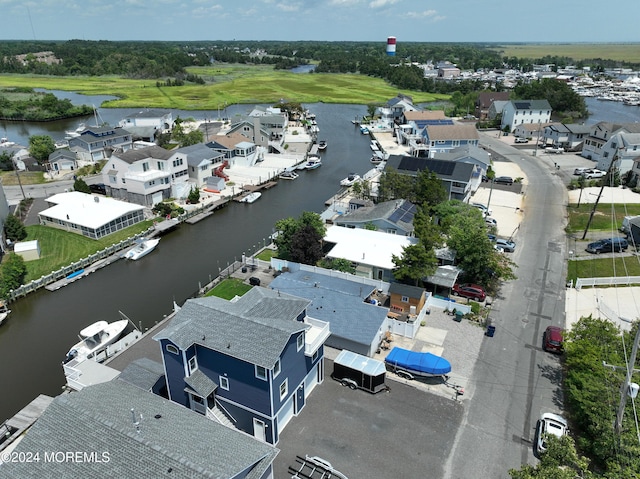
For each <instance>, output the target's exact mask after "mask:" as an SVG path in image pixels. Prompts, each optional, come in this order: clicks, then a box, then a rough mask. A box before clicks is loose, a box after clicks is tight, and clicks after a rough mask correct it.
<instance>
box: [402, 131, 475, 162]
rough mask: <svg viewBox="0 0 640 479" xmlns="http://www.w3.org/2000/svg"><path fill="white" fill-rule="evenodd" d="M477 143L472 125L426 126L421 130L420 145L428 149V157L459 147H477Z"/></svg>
mask: <svg viewBox="0 0 640 479" xmlns="http://www.w3.org/2000/svg"><path fill="white" fill-rule="evenodd" d="M479 141H480V136H479V135H478V130H476V127H475V125H472V124H464V125H460V124H458V125H426V126H425V127H424V130H422V143H423V144H424V145H425V146H426V147H427V148H428V156H429V157H433V155H434V154H435V153H436V152H437V153H443V152H446V151H449V150H452V149H454V148H458V147H460V146H466V145H473V146H478V142H479ZM414 156H415V155H414Z"/></svg>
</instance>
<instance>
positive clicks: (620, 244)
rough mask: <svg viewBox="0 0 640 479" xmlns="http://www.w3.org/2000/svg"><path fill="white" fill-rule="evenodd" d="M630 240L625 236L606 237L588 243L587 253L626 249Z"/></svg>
mask: <svg viewBox="0 0 640 479" xmlns="http://www.w3.org/2000/svg"><path fill="white" fill-rule="evenodd" d="M628 247H629V242H628V241H627V240H626V239H625V238H605V239H601V240H598V241H594V242H593V243H589V244H588V245H587V253H594V254H600V253H611V252H616V253H617V252H620V251H626V250H627V248H628Z"/></svg>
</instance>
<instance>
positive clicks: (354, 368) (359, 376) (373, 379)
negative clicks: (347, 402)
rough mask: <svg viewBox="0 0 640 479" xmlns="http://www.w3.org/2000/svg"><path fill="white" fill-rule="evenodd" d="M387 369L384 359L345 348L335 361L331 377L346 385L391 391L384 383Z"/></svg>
mask: <svg viewBox="0 0 640 479" xmlns="http://www.w3.org/2000/svg"><path fill="white" fill-rule="evenodd" d="M386 371H387V369H386V367H385V365H384V363H383V362H382V361H378V360H376V359H372V358H369V357H367V356H362V355H360V354H356V353H354V352H352V351H347V350H346V349H343V350H342V351H341V352H340V354H338V357H336V359H335V360H334V361H333V373H332V374H331V377H332V378H333V379H335V380H336V381H338V382H339V383H340V384H342V385H343V386H345V387H349V388H351V389H364V390H365V391H368V392H370V393H372V394H376V393H379V392H381V391H391V389H390V388H389V386H387V385H386V384H385V383H384V380H385V375H386Z"/></svg>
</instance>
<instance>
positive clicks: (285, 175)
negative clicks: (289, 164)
mask: <svg viewBox="0 0 640 479" xmlns="http://www.w3.org/2000/svg"><path fill="white" fill-rule="evenodd" d="M298 176H300V175H299V174H298V173H296V172H295V171H283V172H282V173H280V176H278V178H280V179H281V180H295V179H296V178H297V177H298Z"/></svg>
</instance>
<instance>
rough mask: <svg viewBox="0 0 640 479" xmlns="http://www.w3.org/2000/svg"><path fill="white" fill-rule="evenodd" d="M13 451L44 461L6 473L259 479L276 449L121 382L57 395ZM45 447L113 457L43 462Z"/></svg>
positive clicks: (11, 478)
mask: <svg viewBox="0 0 640 479" xmlns="http://www.w3.org/2000/svg"><path fill="white" fill-rule="evenodd" d="M132 409H133V411H134V413H135V418H136V420H137V421H138V422H139V424H138V427H136V425H135V424H134V421H133V414H132V412H131V410H132ZM16 451H18V452H34V451H40V453H41V461H40V462H38V463H23V464H18V463H7V464H3V465H2V466H1V468H2V477H3V478H6V479H32V478H33V479H42V478H56V479H67V478H68V479H77V478H79V477H82V478H105V479H106V478H112V477H118V478H152V477H153V478H159V477H171V478H173V479H187V478H189V479H193V478H221V479H222V478H233V477H236V475H238V474H240V473H241V472H242V471H245V470H247V469H251V468H253V470H252V471H251V472H250V474H249V476H248V477H249V478H251V479H258V478H260V477H262V475H263V474H264V472H265V471H266V470H267V469H268V467H269V465H270V464H271V463H272V462H273V459H274V458H275V456H276V455H277V454H278V452H279V451H278V449H276V448H274V447H272V446H270V445H269V444H266V443H263V442H260V441H258V440H256V439H254V438H252V437H250V436H248V435H247V434H244V433H241V432H239V431H236V430H233V429H230V428H227V427H226V426H223V425H221V424H218V423H217V422H215V421H211V420H209V419H207V418H205V417H203V416H202V415H200V414H198V413H195V412H193V411H191V410H189V409H187V408H185V407H183V406H180V405H178V404H175V403H172V402H170V401H167V400H166V399H163V398H161V397H160V396H156V395H155V394H152V393H150V392H146V391H143V390H142V389H140V388H138V387H136V386H133V385H131V384H128V383H126V382H124V381H120V380H117V379H116V380H114V381H110V382H107V383H102V384H97V385H94V386H89V387H87V388H85V389H83V390H82V391H79V392H74V393H70V394H63V395H61V396H58V397H57V398H56V399H55V400H54V401H53V402H52V403H51V405H50V406H49V407H48V408H47V409H46V411H45V412H44V413H43V415H42V416H41V417H40V419H38V420H37V421H36V423H35V424H34V425H33V427H32V428H31V429H30V430H29V431H28V432H27V434H26V435H25V437H24V439H23V440H22V441H21V442H20V443H19V444H18V445H17V448H16ZM44 451H61V452H66V451H78V452H80V453H86V454H90V453H95V454H96V457H97V458H98V459H101V460H103V458H104V457H108V461H109V462H108V463H105V462H104V461H101V462H98V461H96V460H93V461H91V460H80V461H75V462H72V461H70V460H63V461H44V457H43V454H44ZM103 454H106V456H103Z"/></svg>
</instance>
